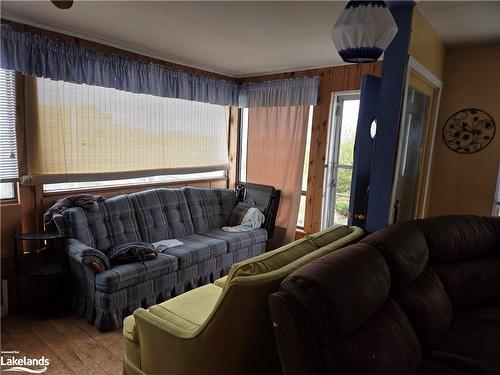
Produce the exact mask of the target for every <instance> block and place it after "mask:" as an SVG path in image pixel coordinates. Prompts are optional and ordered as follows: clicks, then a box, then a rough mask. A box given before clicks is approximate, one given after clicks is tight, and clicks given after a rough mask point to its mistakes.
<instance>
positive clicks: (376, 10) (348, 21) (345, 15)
mask: <svg viewBox="0 0 500 375" xmlns="http://www.w3.org/2000/svg"><path fill="white" fill-rule="evenodd" d="M397 32H398V27H397V25H396V22H395V21H394V18H393V17H392V14H391V11H390V10H389V9H388V8H387V5H386V3H385V1H349V3H347V5H346V7H345V9H344V11H343V12H342V14H341V15H340V17H339V18H338V19H337V22H335V25H334V26H333V27H332V39H333V43H334V44H335V48H337V51H338V52H339V55H340V57H342V60H344V61H345V62H348V63H366V62H373V61H377V60H378V58H379V57H380V56H381V55H382V53H384V50H385V49H386V48H387V47H388V46H389V44H390V43H391V41H392V39H393V38H394V36H395V35H396V33H397Z"/></svg>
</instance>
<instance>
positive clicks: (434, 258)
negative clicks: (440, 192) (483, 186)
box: [413, 216, 500, 263]
mask: <svg viewBox="0 0 500 375" xmlns="http://www.w3.org/2000/svg"><path fill="white" fill-rule="evenodd" d="M499 222H500V218H487V217H480V216H442V217H431V218H428V219H423V220H416V221H414V222H413V223H414V224H415V225H417V226H418V227H419V228H420V230H421V231H422V232H423V234H424V236H425V239H426V241H427V246H428V248H429V253H430V261H431V263H446V262H457V261H461V260H468V259H475V258H477V257H479V256H480V255H485V254H488V253H493V252H496V253H497V254H498V253H499V252H500V247H499V245H498V243H499V242H498V241H499V240H500V238H497V235H498V234H496V233H495V230H497V231H498V228H500V226H499V224H498V223H499Z"/></svg>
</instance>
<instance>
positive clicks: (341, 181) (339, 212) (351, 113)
mask: <svg viewBox="0 0 500 375" xmlns="http://www.w3.org/2000/svg"><path fill="white" fill-rule="evenodd" d="M341 101H342V102H341V113H339V116H338V117H337V121H339V123H337V124H335V126H339V127H340V129H339V130H340V131H339V132H338V133H337V134H338V135H339V136H338V139H335V140H334V142H336V143H337V145H336V149H337V150H338V154H337V155H336V158H335V157H334V160H333V165H334V168H333V174H334V176H335V178H334V179H333V189H332V193H333V194H332V195H333V199H331V201H330V202H331V203H332V211H333V215H330V218H329V221H330V222H329V225H333V224H347V223H348V220H349V202H350V196H351V181H352V168H353V158H354V141H355V139H356V128H357V124H358V113H359V99H341ZM335 159H336V160H335ZM332 219H333V220H332Z"/></svg>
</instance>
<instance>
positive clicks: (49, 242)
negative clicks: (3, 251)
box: [14, 232, 68, 314]
mask: <svg viewBox="0 0 500 375" xmlns="http://www.w3.org/2000/svg"><path fill="white" fill-rule="evenodd" d="M63 240H64V236H63V235H61V234H60V233H58V232H40V233H15V232H14V260H15V265H16V275H17V280H16V281H17V285H16V286H17V304H18V311H19V313H21V314H22V313H24V312H35V311H36V312H48V311H57V310H61V309H64V308H65V307H66V305H67V300H68V298H67V285H68V280H67V272H66V270H67V265H66V260H65V257H64V251H63ZM20 241H36V246H33V248H34V249H33V250H32V249H27V250H24V248H23V250H22V251H21V250H20V248H19V246H18V245H19V242H20ZM23 295H24V296H23ZM36 297H37V298H36Z"/></svg>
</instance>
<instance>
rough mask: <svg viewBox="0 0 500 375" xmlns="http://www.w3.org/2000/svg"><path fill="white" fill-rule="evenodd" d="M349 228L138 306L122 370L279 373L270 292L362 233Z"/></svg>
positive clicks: (184, 374)
mask: <svg viewBox="0 0 500 375" xmlns="http://www.w3.org/2000/svg"><path fill="white" fill-rule="evenodd" d="M344 228H347V230H342V231H339V230H337V231H336V232H337V233H336V237H339V235H340V232H342V235H341V236H340V238H338V239H336V240H334V241H332V242H329V243H327V244H326V245H325V246H322V247H320V248H316V247H315V246H316V245H315V243H320V244H324V243H323V242H324V240H325V238H324V237H323V242H321V241H319V242H318V240H317V238H318V237H317V236H319V235H320V234H321V233H325V232H327V231H328V230H327V231H324V232H320V233H319V234H317V235H316V237H315V236H307V237H306V238H304V239H302V240H299V241H295V242H294V243H292V244H289V245H287V246H285V247H284V248H280V249H277V250H274V251H272V252H269V253H266V254H262V255H260V256H258V257H255V258H252V259H249V260H246V261H244V262H241V263H238V264H236V265H234V266H233V267H232V269H231V271H230V274H229V276H228V277H227V279H226V282H225V283H221V282H219V283H218V285H219V286H217V285H214V284H209V285H205V286H202V287H200V288H197V289H194V290H192V291H189V292H187V293H184V294H182V295H180V296H178V297H175V298H172V299H170V300H168V301H166V302H163V303H161V304H158V305H154V306H151V307H150V308H149V309H148V310H144V309H138V310H136V311H135V312H134V315H133V316H129V317H127V318H126V319H125V321H124V328H123V333H124V340H125V357H124V373H125V374H148V375H149V374H150V375H156V374H172V375H195V374H196V375H198V374H202V375H212V374H213V375H220V374H228V375H232V374H238V375H240V374H255V375H256V374H279V373H280V363H279V357H278V353H277V351H276V346H275V342H274V336H273V330H272V326H271V318H270V315H269V309H268V305H267V301H268V298H269V296H270V295H271V294H272V293H273V292H275V291H276V290H277V289H278V287H279V285H280V283H281V281H282V280H283V279H284V278H285V277H286V276H287V275H289V274H290V273H291V272H293V271H294V270H296V269H297V268H299V267H300V266H302V265H304V264H306V263H308V262H310V261H311V260H313V259H316V258H318V257H320V256H322V255H325V254H327V253H329V252H331V251H333V250H335V249H337V248H340V247H343V246H345V245H346V244H347V243H350V242H353V241H355V240H356V239H358V238H359V237H360V236H361V235H362V234H363V232H362V230H361V229H359V228H356V227H344ZM329 230H330V231H331V230H332V229H331V228H330V229H329ZM330 237H331V238H334V237H335V236H333V234H332V235H330ZM315 238H316V241H315ZM283 249H284V250H283ZM220 285H222V287H221V286H220Z"/></svg>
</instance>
